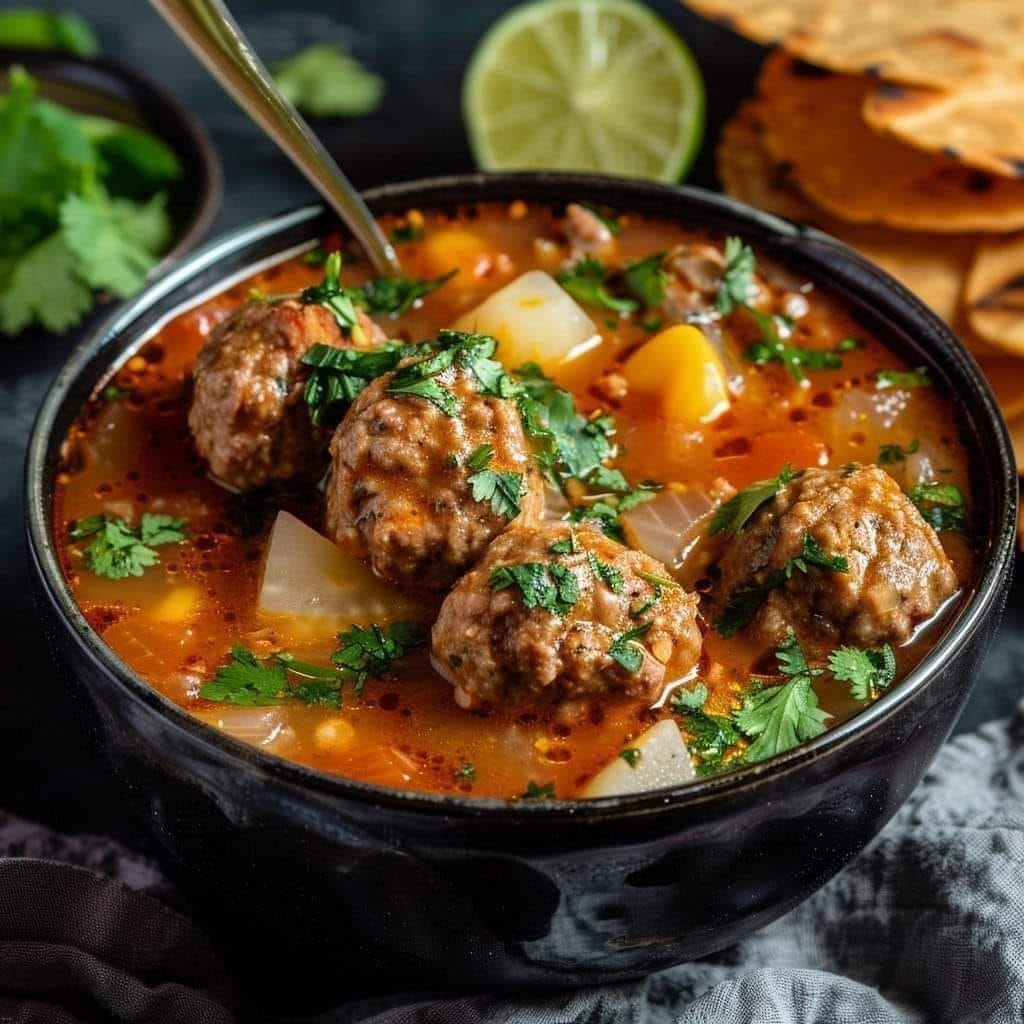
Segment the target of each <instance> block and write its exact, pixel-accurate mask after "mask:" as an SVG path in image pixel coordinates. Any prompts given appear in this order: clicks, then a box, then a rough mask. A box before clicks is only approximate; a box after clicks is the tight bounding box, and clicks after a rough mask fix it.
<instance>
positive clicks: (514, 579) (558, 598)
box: [490, 562, 580, 617]
mask: <svg viewBox="0 0 1024 1024" xmlns="http://www.w3.org/2000/svg"><path fill="white" fill-rule="evenodd" d="M490 586H491V590H493V591H499V590H507V589H508V588H510V587H517V588H518V589H519V593H520V595H521V597H522V601H523V604H524V605H525V606H526V607H527V608H531V609H532V608H542V609H544V611H546V612H550V613H551V614H552V615H557V616H559V617H562V616H564V615H567V614H568V613H569V612H570V611H571V610H572V609H573V607H574V605H575V604H576V602H577V601H578V600H579V599H580V588H579V582H578V581H577V579H576V577H575V575H574V574H573V573H572V572H571V571H570V570H569V569H567V568H566V567H565V566H564V565H558V564H549V563H544V562H523V563H522V564H520V565H500V566H496V567H495V568H494V569H492V570H491V577H490Z"/></svg>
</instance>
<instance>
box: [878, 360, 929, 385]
mask: <svg viewBox="0 0 1024 1024" xmlns="http://www.w3.org/2000/svg"><path fill="white" fill-rule="evenodd" d="M931 386H932V379H931V377H929V376H928V371H927V370H926V369H925V368H924V367H923V366H922V367H920V368H919V369H917V370H879V372H878V375H877V376H876V377H875V387H876V388H877V389H878V390H879V391H884V390H885V389H886V388H904V389H907V390H912V389H913V388H930V387H931Z"/></svg>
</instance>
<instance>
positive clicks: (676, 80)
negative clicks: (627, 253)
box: [462, 0, 704, 182]
mask: <svg viewBox="0 0 1024 1024" xmlns="http://www.w3.org/2000/svg"><path fill="white" fill-rule="evenodd" d="M462 102H463V110H464V113H465V118H466V125H467V127H468V129H469V137H470V143H471V145H472V147H473V152H474V154H475V156H476V159H477V162H478V163H479V164H480V166H481V167H482V168H484V169H485V170H489V171H499V170H501V171H509V170H550V169H554V170H565V171H569V170H573V171H599V172H601V173H604V174H625V175H631V176H634V177H640V178H652V179H654V180H656V181H667V182H673V181H679V179H680V178H682V176H683V175H684V174H685V173H686V171H687V170H688V169H689V167H690V164H691V163H692V162H693V158H694V157H695V156H696V154H697V149H698V148H699V146H700V140H701V135H702V132H703V127H704V83H703V81H702V80H701V76H700V71H699V70H698V68H697V64H696V62H695V61H694V59H693V55H692V54H691V53H690V51H689V49H687V47H686V45H685V44H684V43H683V41H682V40H681V39H680V38H679V37H678V36H677V35H676V34H675V32H673V30H672V29H671V28H670V27H669V26H668V25H667V24H666V23H665V22H664V21H663V20H662V19H661V18H659V17H658V16H657V15H656V14H654V13H652V12H651V11H650V10H649V9H648V8H647V7H644V6H643V5H642V4H640V3H635V2H633V0H534V2H532V3H529V4H526V5H525V6H523V7H518V8H516V9H515V10H514V11H512V12H511V13H509V14H507V15H506V16H505V17H504V18H502V19H501V20H500V21H498V22H497V23H496V24H495V25H494V26H493V27H492V28H491V29H490V31H489V32H488V33H487V35H486V36H484V38H483V39H482V40H481V42H480V45H479V46H478V47H477V50H476V53H474V55H473V59H472V62H471V63H470V67H469V71H468V73H467V75H466V80H465V83H464V84H463V92H462Z"/></svg>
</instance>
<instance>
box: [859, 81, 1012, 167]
mask: <svg viewBox="0 0 1024 1024" xmlns="http://www.w3.org/2000/svg"><path fill="white" fill-rule="evenodd" d="M863 115H864V120H865V121H867V123H868V124H869V125H870V126H871V127H872V128H874V129H875V131H878V132H887V133H889V134H890V135H892V136H893V137H894V138H898V139H900V140H902V141H903V142H905V143H907V144H908V145H910V146H914V147H916V148H917V149H922V150H926V151H927V152H930V153H941V154H943V155H945V156H948V157H952V158H953V159H954V160H959V161H960V162H961V163H965V164H969V165H970V166H971V167H977V168H980V169H981V170H985V171H991V172H992V173H993V174H1001V175H1003V176H1005V177H1008V178H1024V73H1018V74H1016V75H1014V76H1012V77H1009V76H1005V75H1000V76H998V77H995V78H993V77H991V76H988V75H986V76H983V77H981V78H979V79H976V80H972V81H968V82H967V83H966V84H965V85H964V87H963V88H961V89H957V90H954V91H947V90H942V89H927V88H921V87H915V86H905V85H899V84H896V83H894V82H881V83H879V84H877V85H876V86H875V87H874V88H873V89H871V90H870V91H869V92H868V94H867V96H866V97H865V99H864V108H863Z"/></svg>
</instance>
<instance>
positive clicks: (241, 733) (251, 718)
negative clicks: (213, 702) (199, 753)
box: [195, 705, 294, 748]
mask: <svg viewBox="0 0 1024 1024" xmlns="http://www.w3.org/2000/svg"><path fill="white" fill-rule="evenodd" d="M195 714H196V717H197V718H199V719H200V720H201V721H203V722H205V723H206V724H207V725H210V726H213V728H215V729H220V730H221V732H226V733H227V734H228V735H229V736H232V737H234V738H235V739H236V740H241V741H242V742H243V743H248V744H250V745H251V746H254V747H271V748H277V747H280V746H284V745H285V744H287V743H288V742H289V741H290V740H291V739H292V738H293V736H294V733H293V731H292V728H291V726H290V725H289V724H288V709H287V708H284V707H270V708H244V707H233V706H231V705H224V706H222V707H217V708H213V709H210V710H206V711H197V712H196V713H195Z"/></svg>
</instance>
